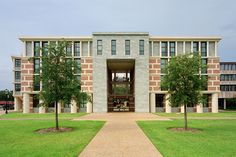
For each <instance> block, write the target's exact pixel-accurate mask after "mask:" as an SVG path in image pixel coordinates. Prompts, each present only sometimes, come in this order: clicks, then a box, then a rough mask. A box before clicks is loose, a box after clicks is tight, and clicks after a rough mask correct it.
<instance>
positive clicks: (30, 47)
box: [25, 41, 32, 56]
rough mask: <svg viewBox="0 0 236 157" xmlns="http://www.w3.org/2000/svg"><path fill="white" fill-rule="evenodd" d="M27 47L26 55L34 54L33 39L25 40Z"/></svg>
mask: <svg viewBox="0 0 236 157" xmlns="http://www.w3.org/2000/svg"><path fill="white" fill-rule="evenodd" d="M25 49H26V56H32V42H31V41H26V42H25Z"/></svg>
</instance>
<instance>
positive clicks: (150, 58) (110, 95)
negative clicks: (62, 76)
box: [12, 32, 220, 113]
mask: <svg viewBox="0 0 236 157" xmlns="http://www.w3.org/2000/svg"><path fill="white" fill-rule="evenodd" d="M61 39H64V40H67V41H70V42H71V43H72V46H71V47H68V48H67V54H68V57H71V58H72V59H74V60H75V61H77V62H78V64H80V66H81V69H82V71H81V73H80V74H77V75H78V77H80V78H81V82H82V85H81V89H82V90H83V91H86V92H88V93H90V94H91V95H92V98H93V104H92V105H88V106H87V110H88V111H89V112H113V111H131V112H167V113H170V112H182V111H183V108H174V107H171V106H170V104H169V102H168V100H167V99H166V98H167V95H166V93H167V92H166V91H164V90H162V89H161V86H160V83H161V77H162V76H163V75H164V74H163V71H162V69H163V67H164V66H165V65H166V64H167V63H168V61H169V60H170V59H171V57H173V56H176V55H180V54H185V53H190V52H200V53H201V56H202V62H203V63H204V64H206V65H207V68H206V69H204V70H202V71H201V74H202V75H203V77H206V78H207V79H208V84H207V85H206V87H205V90H204V91H202V93H203V94H204V95H206V97H207V100H208V101H207V103H206V104H199V105H195V106H192V107H189V108H188V110H189V112H198V113H201V112H218V94H219V92H220V66H219V56H218V49H217V47H218V43H219V41H220V38H219V37H159V36H150V35H149V33H145V32H137V33H118V32H116V33H109V32H105V33H93V34H92V36H87V37H66V36H63V37H20V40H21V41H22V43H23V44H24V46H23V47H24V50H23V53H22V54H21V56H18V57H17V56H13V57H12V60H13V63H14V69H13V71H14V82H13V84H14V99H15V109H16V110H23V112H24V113H28V112H39V113H44V112H45V108H42V107H40V108H38V107H37V104H38V102H39V100H37V99H36V98H35V97H34V95H35V94H37V93H38V92H39V90H40V88H41V86H42V85H40V83H38V85H34V86H33V82H34V78H36V77H37V76H38V72H39V67H40V58H37V57H39V56H40V55H42V54H43V53H44V52H41V51H37V50H39V49H38V47H44V46H46V45H47V44H48V43H49V42H56V41H58V40H61ZM33 56H34V57H36V58H35V59H34V60H33V61H29V60H28V58H29V57H33ZM74 103H75V102H73V101H72V104H74ZM59 106H60V107H59V112H61V111H62V112H70V111H71V112H73V113H74V112H77V108H75V107H74V106H76V105H72V106H71V105H70V104H66V105H64V107H63V105H59ZM84 106H86V104H82V106H81V108H82V109H84ZM47 110H48V112H50V111H52V110H53V106H51V107H49V108H48V109H47Z"/></svg>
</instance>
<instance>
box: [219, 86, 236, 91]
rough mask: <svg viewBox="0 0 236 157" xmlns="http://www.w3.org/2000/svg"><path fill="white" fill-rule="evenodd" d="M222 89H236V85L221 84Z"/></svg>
mask: <svg viewBox="0 0 236 157" xmlns="http://www.w3.org/2000/svg"><path fill="white" fill-rule="evenodd" d="M220 90H221V91H236V85H220Z"/></svg>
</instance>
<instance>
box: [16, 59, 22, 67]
mask: <svg viewBox="0 0 236 157" xmlns="http://www.w3.org/2000/svg"><path fill="white" fill-rule="evenodd" d="M15 67H18V68H20V67H21V60H20V59H15Z"/></svg>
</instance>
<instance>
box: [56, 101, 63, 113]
mask: <svg viewBox="0 0 236 157" xmlns="http://www.w3.org/2000/svg"><path fill="white" fill-rule="evenodd" d="M61 106H62V102H61V101H59V102H58V103H57V113H61ZM55 109H56V108H55Z"/></svg>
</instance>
